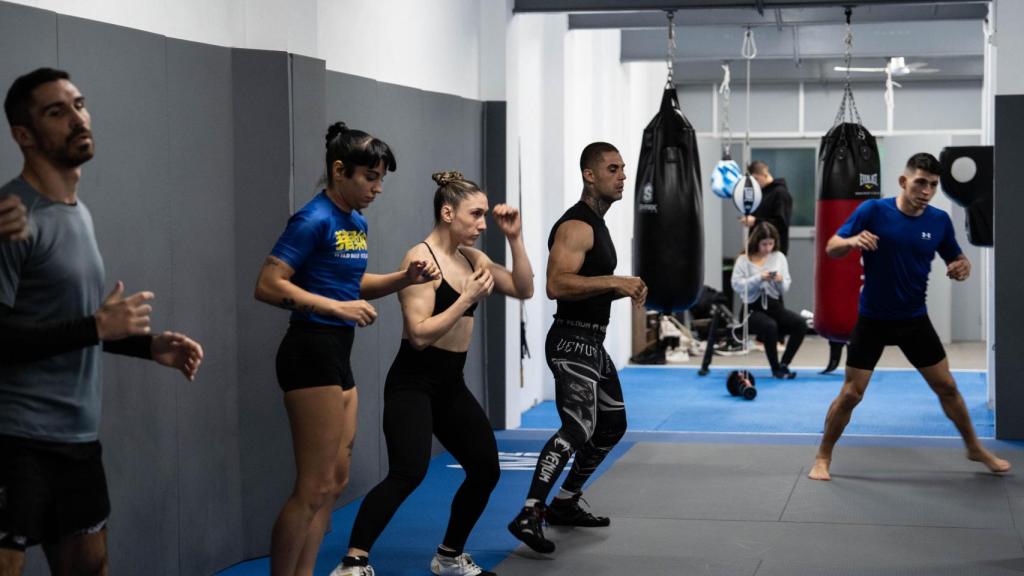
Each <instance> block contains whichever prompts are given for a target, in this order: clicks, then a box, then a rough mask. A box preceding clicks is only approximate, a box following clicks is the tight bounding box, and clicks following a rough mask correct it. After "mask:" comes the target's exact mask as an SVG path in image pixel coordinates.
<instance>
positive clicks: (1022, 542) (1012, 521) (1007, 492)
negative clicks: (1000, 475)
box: [1002, 482, 1024, 550]
mask: <svg viewBox="0 0 1024 576" xmlns="http://www.w3.org/2000/svg"><path fill="white" fill-rule="evenodd" d="M1002 485H1003V494H1005V495H1006V505H1007V507H1008V508H1009V509H1010V524H1011V525H1012V526H1013V532H1014V534H1016V535H1017V541H1018V542H1020V545H1021V549H1022V550H1024V537H1022V535H1021V533H1020V529H1019V528H1017V515H1016V514H1014V513H1013V498H1012V497H1011V496H1010V489H1009V488H1007V487H1006V482H1002Z"/></svg>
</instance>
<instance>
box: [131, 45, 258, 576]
mask: <svg viewBox="0 0 1024 576" xmlns="http://www.w3.org/2000/svg"><path fill="white" fill-rule="evenodd" d="M231 68H232V66H231V50H230V49H229V48H221V47H216V46H209V45H206V44H198V43H193V42H185V41H182V40H171V39H168V40H167V94H168V98H167V99H168V109H167V125H168V126H169V127H170V128H171V129H170V131H169V134H168V140H167V142H168V151H167V160H168V165H169V169H168V177H169V181H170V186H169V188H168V190H167V195H168V198H169V201H170V217H171V221H172V229H171V233H172V236H173V241H174V246H175V248H174V251H173V254H172V260H171V269H172V270H173V272H174V276H173V278H172V290H173V298H174V300H173V301H174V302H175V303H177V302H180V303H181V304H180V305H175V307H174V326H175V327H176V328H180V329H182V330H187V331H188V333H189V334H190V335H192V336H193V337H194V338H196V339H197V340H199V342H201V343H202V344H203V349H204V352H205V354H206V359H205V360H204V362H203V366H202V368H201V372H200V378H199V380H198V381H197V382H196V383H193V384H185V382H184V380H183V379H181V378H176V379H175V380H174V383H175V386H176V387H177V391H178V421H177V429H178V454H177V462H178V479H179V480H178V486H179V488H178V490H179V502H178V508H179V510H180V517H181V522H180V529H179V530H178V537H179V541H178V548H179V554H180V559H179V573H181V574H209V573H211V572H213V571H214V570H216V569H218V568H222V567H224V566H226V565H228V564H232V563H234V562H236V561H237V560H238V559H239V558H241V557H242V550H243V547H242V545H243V532H242V492H241V489H240V487H241V471H240V469H239V427H238V418H239V413H238V396H239V394H238V392H239V390H238V388H239V382H240V381H239V379H238V338H237V336H236V334H237V331H236V326H237V311H236V310H237V307H236V306H235V298H236V294H244V295H246V296H248V294H249V286H250V284H249V283H247V282H246V283H241V284H236V278H235V271H234V266H233V265H228V263H234V262H235V261H236V250H235V227H236V226H238V225H241V224H244V221H242V220H237V219H236V217H235V211H236V207H235V206H236V202H235V197H234V180H235V179H234V170H233V162H234V150H233V148H234V121H233V117H232V111H233V109H234V104H233V102H232V79H231ZM154 264H155V265H158V264H159V263H154ZM158 298H159V295H158ZM158 302H159V300H158ZM120 535H124V536H129V535H130V532H120V530H118V532H117V533H116V534H115V537H118V536H120ZM172 541H173V539H172ZM151 545H159V543H158V542H152V543H151ZM168 548H170V549H171V550H172V551H173V550H174V549H173V547H168Z"/></svg>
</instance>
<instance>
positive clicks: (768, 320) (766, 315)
mask: <svg viewBox="0 0 1024 576" xmlns="http://www.w3.org/2000/svg"><path fill="white" fill-rule="evenodd" d="M766 300H767V301H768V307H767V308H765V307H763V306H762V305H761V302H762V301H763V300H762V299H761V298H758V299H757V300H754V302H753V303H751V304H748V305H747V306H748V309H749V310H750V332H751V333H752V334H757V336H758V337H759V338H761V342H763V343H764V355H765V356H767V357H768V364H769V365H770V366H771V367H772V372H776V371H778V370H779V369H780V366H779V350H778V345H779V336H786V335H788V336H789V340H787V341H786V350H785V351H784V352H783V353H782V364H784V365H786V366H789V363H790V362H792V361H793V357H794V356H796V352H797V350H799V349H800V344H802V343H803V341H804V334H806V333H807V321H806V320H804V319H803V318H801V317H800V315H799V314H797V313H796V312H793V311H792V310H787V309H786V308H785V306H783V305H782V302H781V301H779V300H776V299H775V298H766Z"/></svg>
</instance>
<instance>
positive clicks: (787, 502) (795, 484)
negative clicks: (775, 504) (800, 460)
mask: <svg viewBox="0 0 1024 576" xmlns="http://www.w3.org/2000/svg"><path fill="white" fill-rule="evenodd" d="M805 468H806V467H805V466H801V467H800V471H799V472H797V474H796V480H795V481H794V482H793V487H792V488H790V489H789V496H787V497H786V503H785V504H783V505H782V511H781V512H779V520H778V521H779V522H782V518H783V517H784V516H785V515H786V509H787V508H789V502H790V501H791V500H792V499H793V494H794V493H795V492H796V487H797V485H798V484H800V479H801V478H803V477H804V469H805Z"/></svg>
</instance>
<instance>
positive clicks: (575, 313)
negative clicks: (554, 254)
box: [548, 200, 618, 325]
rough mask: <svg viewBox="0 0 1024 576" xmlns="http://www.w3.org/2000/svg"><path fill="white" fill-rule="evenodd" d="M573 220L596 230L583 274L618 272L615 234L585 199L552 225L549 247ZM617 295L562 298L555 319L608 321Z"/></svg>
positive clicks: (603, 322) (598, 274)
mask: <svg viewBox="0 0 1024 576" xmlns="http://www.w3.org/2000/svg"><path fill="white" fill-rule="evenodd" d="M569 220H582V221H583V222H586V223H587V224H589V225H590V227H591V228H593V230H594V246H593V247H592V248H591V249H590V250H587V253H586V255H585V256H584V257H583V266H581V267H580V270H579V272H577V274H579V275H580V276H610V275H612V274H614V273H615V265H616V264H617V263H618V259H617V256H616V254H615V245H614V244H612V237H611V234H609V233H608V227H607V226H605V223H604V218H601V217H600V216H598V215H597V213H596V212H594V211H593V210H592V209H591V208H590V206H587V205H586V204H585V203H584V202H583V201H582V200H580V201H579V202H577V203H576V204H574V205H573V206H572V207H571V208H569V209H568V210H566V211H565V214H563V215H562V217H561V218H559V219H558V222H555V225H554V226H553V227H552V228H551V235H550V236H548V250H549V251H550V250H551V246H552V245H553V244H554V243H555V234H556V233H557V232H558V227H559V226H561V225H562V223H563V222H567V221H569ZM614 298H615V295H614V294H612V293H607V294H599V295H597V296H591V297H590V298H585V299H583V300H559V301H558V309H557V310H556V312H555V318H558V319H560V320H577V321H580V322H591V323H594V324H602V325H605V324H608V318H609V316H610V315H611V306H612V300H613V299H614Z"/></svg>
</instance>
